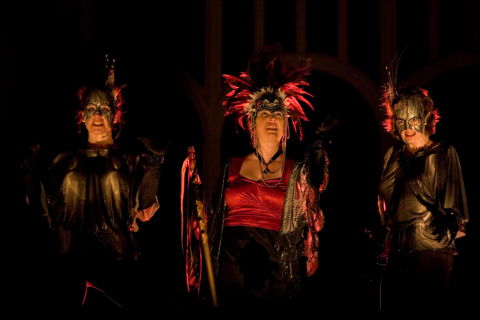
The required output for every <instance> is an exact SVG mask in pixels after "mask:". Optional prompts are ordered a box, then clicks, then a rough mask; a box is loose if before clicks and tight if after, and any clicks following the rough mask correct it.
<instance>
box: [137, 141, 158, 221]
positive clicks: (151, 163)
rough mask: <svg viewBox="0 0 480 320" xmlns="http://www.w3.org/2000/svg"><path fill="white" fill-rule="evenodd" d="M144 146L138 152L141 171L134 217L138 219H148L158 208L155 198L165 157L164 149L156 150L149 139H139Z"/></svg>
mask: <svg viewBox="0 0 480 320" xmlns="http://www.w3.org/2000/svg"><path fill="white" fill-rule="evenodd" d="M139 140H140V141H141V142H142V143H143V144H144V146H145V148H144V149H143V150H142V152H141V154H140V160H139V161H140V167H141V169H142V170H141V172H140V173H139V174H138V175H139V184H138V189H137V197H136V200H137V206H136V211H137V215H136V217H137V218H138V219H139V220H140V221H148V220H150V219H151V218H152V217H153V215H154V214H155V212H156V211H157V210H158V209H159V208H160V203H159V201H158V198H157V191H158V186H159V184H160V170H161V166H162V164H163V162H164V159H165V150H159V149H158V150H157V149H154V148H153V147H152V143H151V141H150V140H149V139H146V138H141V139H139Z"/></svg>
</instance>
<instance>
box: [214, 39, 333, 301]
mask: <svg viewBox="0 0 480 320" xmlns="http://www.w3.org/2000/svg"><path fill="white" fill-rule="evenodd" d="M309 71H310V69H309V67H308V66H306V67H300V68H293V67H287V66H285V65H283V64H282V63H281V61H280V52H279V50H278V49H277V48H266V49H264V50H263V51H260V52H259V53H257V54H256V55H254V56H253V57H252V58H251V59H250V62H249V67H248V71H247V72H243V73H241V74H240V76H239V77H235V76H230V75H224V77H225V81H226V83H227V84H228V85H229V86H230V88H231V91H230V92H229V93H228V94H227V96H226V99H225V101H224V105H225V107H226V110H227V111H226V115H227V116H228V115H233V116H235V117H236V119H237V121H238V123H239V124H240V126H241V127H242V128H243V129H246V130H248V131H249V132H250V135H251V145H252V147H253V152H251V153H250V154H248V155H247V156H246V157H236V158H232V159H231V160H230V161H228V163H227V165H226V166H225V168H224V171H223V175H222V178H221V179H222V181H221V185H220V187H219V192H218V195H217V196H216V197H215V200H214V202H215V204H216V208H215V210H214V214H213V216H212V217H211V219H210V221H209V229H210V232H209V237H210V241H211V243H212V260H213V262H214V265H216V266H217V284H218V289H219V290H218V291H219V299H220V303H221V304H223V305H224V306H227V307H233V306H242V305H245V304H246V305H252V304H253V305H257V306H268V305H272V304H275V305H276V306H280V303H284V302H287V301H290V300H291V298H292V297H293V296H294V295H295V293H298V291H299V289H300V280H301V278H302V276H305V275H306V276H310V275H313V274H314V273H315V271H316V269H317V267H318V235H317V232H319V231H320V230H321V229H322V227H323V224H324V217H323V213H322V210H321V209H320V207H319V200H320V193H321V192H322V191H323V190H324V189H325V187H326V185H327V180H328V172H327V164H328V160H327V156H326V153H325V152H324V150H323V148H322V145H321V143H320V142H317V143H314V144H312V146H310V148H309V150H308V152H307V153H306V156H305V159H304V160H303V161H299V162H295V161H293V160H291V159H288V158H287V157H286V148H287V139H288V138H289V125H288V119H290V120H291V121H292V124H293V127H294V129H295V130H297V129H298V130H300V126H299V125H300V123H299V122H300V120H307V118H306V116H305V113H304V111H303V109H302V106H301V104H306V105H308V106H309V107H312V106H311V104H310V102H309V101H308V100H307V99H306V98H305V96H306V95H309V94H308V93H307V92H305V91H304V90H303V89H302V87H303V86H306V85H308V83H307V82H306V81H305V80H304V77H305V76H306V75H307V74H308V73H309ZM300 136H301V132H300ZM302 257H303V258H304V259H301V258H302Z"/></svg>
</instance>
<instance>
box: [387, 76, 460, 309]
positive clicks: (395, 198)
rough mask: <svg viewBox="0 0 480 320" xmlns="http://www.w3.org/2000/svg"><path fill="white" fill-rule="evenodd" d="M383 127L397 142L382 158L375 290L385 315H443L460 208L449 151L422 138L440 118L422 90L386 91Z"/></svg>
mask: <svg viewBox="0 0 480 320" xmlns="http://www.w3.org/2000/svg"><path fill="white" fill-rule="evenodd" d="M383 106H384V107H385V109H386V113H387V119H386V121H385V127H386V129H387V131H388V132H390V133H391V134H392V135H393V136H394V137H395V138H396V139H398V140H399V141H398V143H396V144H395V145H394V146H392V147H391V148H390V149H389V150H388V152H387V153H386V155H385V162H384V169H383V174H382V179H381V184H380V195H379V211H380V215H381V219H382V222H383V224H384V225H385V227H386V228H387V237H386V242H385V249H386V251H385V256H387V257H388V262H387V266H386V270H385V275H384V279H383V287H382V290H383V292H382V299H383V301H382V307H383V309H384V310H385V311H387V312H392V313H398V312H409V311H413V310H415V311H424V312H428V313H435V312H443V311H445V310H446V309H445V308H449V307H451V306H449V303H448V301H447V299H446V297H447V296H448V294H447V288H448V283H449V277H450V271H451V269H452V266H453V257H454V254H455V252H456V250H455V241H454V240H455V239H456V238H459V237H462V236H464V235H465V224H466V222H467V221H468V209H467V203H466V197H465V190H464V185H463V177H462V170H461V167H460V161H459V158H458V155H457V153H456V151H455V148H454V147H453V146H451V145H448V144H446V143H444V142H437V141H434V140H432V139H431V138H430V136H431V135H432V134H433V133H435V127H436V124H437V122H438V121H439V119H440V116H439V114H438V110H437V108H436V107H435V106H434V104H433V101H432V99H431V98H430V97H429V95H428V92H427V91H426V90H424V89H420V88H416V87H406V88H403V89H400V90H398V91H397V90H396V88H395V87H394V85H393V84H392V85H389V86H387V90H386V93H385V97H384V101H383Z"/></svg>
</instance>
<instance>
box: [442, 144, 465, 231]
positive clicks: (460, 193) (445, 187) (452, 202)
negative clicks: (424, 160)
mask: <svg viewBox="0 0 480 320" xmlns="http://www.w3.org/2000/svg"><path fill="white" fill-rule="evenodd" d="M439 170H441V171H440V174H439V181H438V183H439V185H438V200H439V202H440V206H441V208H442V209H443V210H444V211H445V212H446V213H447V214H448V213H449V214H452V215H453V216H454V217H455V218H456V220H457V221H458V223H459V224H460V226H459V227H460V228H462V227H464V224H465V223H466V222H468V219H469V214H468V207H467V198H466V194H465V187H464V184H463V174H462V168H461V165H460V160H459V158H458V154H457V152H456V150H455V148H454V147H452V146H449V148H448V150H447V152H446V156H445V160H444V162H443V163H442V164H441V165H440V168H439Z"/></svg>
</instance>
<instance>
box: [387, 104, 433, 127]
mask: <svg viewBox="0 0 480 320" xmlns="http://www.w3.org/2000/svg"><path fill="white" fill-rule="evenodd" d="M397 106H398V109H397ZM397 106H395V109H396V110H395V116H394V121H395V129H396V130H397V132H398V133H399V134H401V133H402V131H405V130H415V131H417V132H420V133H424V131H425V114H424V109H423V107H422V106H420V105H418V104H404V105H399V104H397Z"/></svg>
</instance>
